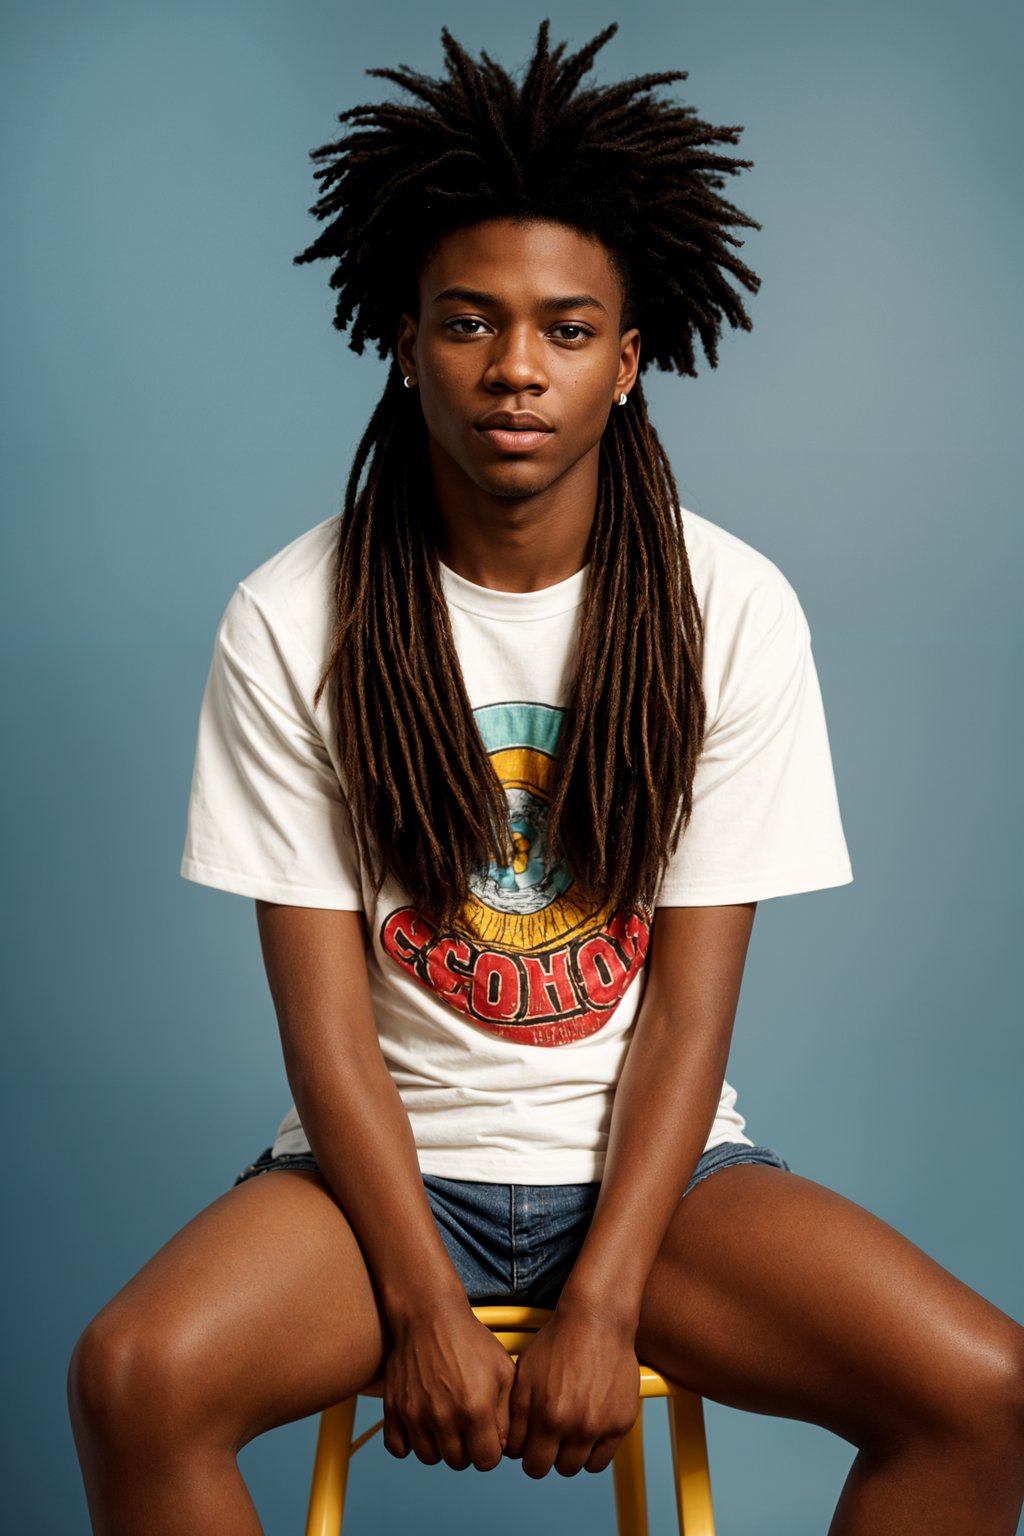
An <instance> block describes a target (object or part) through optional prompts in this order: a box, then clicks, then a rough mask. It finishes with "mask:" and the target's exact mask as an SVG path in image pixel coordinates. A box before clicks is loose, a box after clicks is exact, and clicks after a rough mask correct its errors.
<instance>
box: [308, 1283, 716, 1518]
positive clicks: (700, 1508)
mask: <svg viewBox="0 0 1024 1536" xmlns="http://www.w3.org/2000/svg"><path fill="white" fill-rule="evenodd" d="M473 1313H474V1316H475V1317H477V1318H478V1320H479V1321H480V1322H481V1323H483V1324H484V1326H485V1327H487V1328H489V1329H490V1330H491V1332H492V1333H493V1334H494V1336H495V1338H496V1339H498V1341H499V1342H500V1343H501V1344H503V1345H504V1346H505V1348H506V1349H507V1350H508V1352H509V1354H510V1356H511V1357H512V1359H513V1360H516V1359H518V1357H519V1355H520V1354H521V1353H522V1352H523V1351H524V1350H525V1349H528V1348H529V1346H530V1344H531V1342H532V1340H533V1338H534V1336H535V1335H536V1334H537V1333H538V1331H539V1330H540V1329H541V1328H543V1326H544V1324H545V1323H546V1322H548V1321H549V1319H550V1318H551V1317H552V1316H553V1315H554V1314H553V1313H552V1312H551V1311H550V1310H549V1309H548V1308H546V1307H516V1306H499V1307H474V1308H473ZM383 1392H384V1387H383V1382H379V1381H378V1382H375V1383H374V1384H373V1385H372V1386H369V1387H364V1388H363V1389H362V1391H360V1392H358V1393H356V1394H355V1395H353V1396H352V1397H350V1398H348V1399H347V1400H346V1401H345V1402H343V1403H336V1404H335V1405H334V1407H332V1408H326V1409H325V1410H324V1411H323V1413H322V1414H321V1415H320V1428H319V1432H318V1434H317V1445H316V1459H315V1461H314V1464H313V1481H312V1487H311V1490H310V1497H309V1513H308V1516H307V1519H306V1536H340V1532H341V1524H342V1519H343V1516H344V1507H345V1490H346V1487H347V1484H348V1469H349V1465H350V1462H351V1459H352V1457H353V1456H354V1455H355V1453H356V1451H358V1450H359V1448H360V1446H363V1445H365V1444H366V1442H367V1441H368V1440H370V1439H372V1438H373V1436H374V1435H375V1434H376V1433H377V1431H378V1430H379V1429H381V1428H383V1424H384V1420H383V1419H380V1420H378V1422H377V1423H376V1424H373V1425H371V1427H370V1428H369V1429H367V1430H365V1431H364V1433H363V1434H361V1435H360V1436H359V1437H358V1439H355V1440H354V1439H353V1438H352V1431H353V1428H354V1426H355V1417H356V1404H357V1402H358V1400H359V1398H360V1397H382V1396H383ZM649 1397H663V1398H665V1399H666V1407H667V1408H668V1414H669V1429H670V1434H671V1442H672V1467H673V1473H674V1481H675V1494H676V1511H677V1514H678V1517H679V1532H680V1536H714V1533H715V1525H714V1515H713V1511H712V1505H711V1477H710V1473H709V1471H708V1449H707V1439H706V1436H705V1433H704V1405H703V1402H702V1400H701V1398H700V1397H698V1396H697V1395H696V1394H695V1393H693V1392H689V1391H687V1389H686V1388H685V1387H680V1386H678V1385H677V1384H676V1383H675V1382H671V1381H668V1380H667V1379H666V1378H665V1377H664V1376H661V1375H660V1374H659V1373H658V1372H657V1371H655V1370H652V1369H651V1367H650V1366H647V1365H641V1366H640V1410H639V1412H638V1413H637V1416H636V1420H635V1422H634V1424H633V1427H632V1429H631V1430H630V1431H629V1433H628V1434H627V1435H626V1436H625V1437H624V1438H623V1440H622V1442H621V1443H620V1445H619V1449H618V1450H617V1451H616V1453H615V1458H614V1460H613V1462H612V1474H613V1479H614V1484H615V1513H616V1520H617V1525H618V1533H619V1536H648V1523H647V1483H646V1478H645V1475H644V1441H643V1433H644V1431H643V1408H644V1402H645V1400H646V1399H647V1398H649Z"/></svg>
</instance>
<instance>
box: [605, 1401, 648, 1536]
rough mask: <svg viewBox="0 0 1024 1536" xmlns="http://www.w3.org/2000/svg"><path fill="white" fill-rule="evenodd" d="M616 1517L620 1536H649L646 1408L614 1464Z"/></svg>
mask: <svg viewBox="0 0 1024 1536" xmlns="http://www.w3.org/2000/svg"><path fill="white" fill-rule="evenodd" d="M612 1475H613V1477H614V1479H615V1517H616V1524H617V1526H618V1532H619V1536H647V1484H646V1482H645V1480H644V1405H643V1403H641V1404H640V1409H639V1412H638V1413H637V1416H636V1421H635V1423H634V1424H633V1428H632V1429H631V1430H630V1432H629V1434H628V1435H626V1436H625V1437H624V1438H623V1439H622V1440H621V1441H620V1442H619V1448H618V1450H617V1451H616V1452H615V1460H614V1461H613V1462H612Z"/></svg>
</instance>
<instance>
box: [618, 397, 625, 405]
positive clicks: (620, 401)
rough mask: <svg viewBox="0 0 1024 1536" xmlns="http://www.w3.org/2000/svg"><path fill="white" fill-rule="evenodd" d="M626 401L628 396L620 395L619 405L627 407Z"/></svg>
mask: <svg viewBox="0 0 1024 1536" xmlns="http://www.w3.org/2000/svg"><path fill="white" fill-rule="evenodd" d="M626 399H627V396H626V395H620V396H619V404H620V405H625V403H626Z"/></svg>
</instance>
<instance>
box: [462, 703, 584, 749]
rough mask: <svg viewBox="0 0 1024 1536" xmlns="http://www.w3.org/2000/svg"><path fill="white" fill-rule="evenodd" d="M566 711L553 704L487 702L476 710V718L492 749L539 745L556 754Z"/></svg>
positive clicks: (485, 744)
mask: <svg viewBox="0 0 1024 1536" xmlns="http://www.w3.org/2000/svg"><path fill="white" fill-rule="evenodd" d="M564 713H565V711H564V710H561V709H554V708H552V706H551V705H550V704H528V703H525V702H518V701H517V702H516V703H513V704H485V705H483V707H482V708H480V709H475V710H474V711H473V718H474V719H475V721H476V723H477V726H478V727H479V730H480V735H481V736H482V737H483V742H484V746H485V747H486V748H487V750H488V752H502V751H504V750H505V748H506V747H535V748H536V749H537V751H538V752H543V753H545V754H546V755H547V756H548V757H554V755H555V748H556V747H557V745H558V733H559V731H560V730H561V729H562V716H563V715H564Z"/></svg>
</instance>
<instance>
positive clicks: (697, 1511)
mask: <svg viewBox="0 0 1024 1536" xmlns="http://www.w3.org/2000/svg"><path fill="white" fill-rule="evenodd" d="M667 1404H668V1418H669V1428H670V1432H671V1436H672V1466H673V1468H674V1470H675V1477H676V1508H677V1510H678V1512H679V1536H715V1517H714V1513H713V1511H712V1508H711V1475H710V1473H709V1471H708V1442H707V1437H706V1436H705V1434H704V1404H703V1402H702V1401H701V1399H700V1398H699V1397H697V1396H696V1394H695V1393H693V1392H683V1391H679V1392H677V1393H676V1394H675V1396H673V1397H670V1398H668V1399H667Z"/></svg>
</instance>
